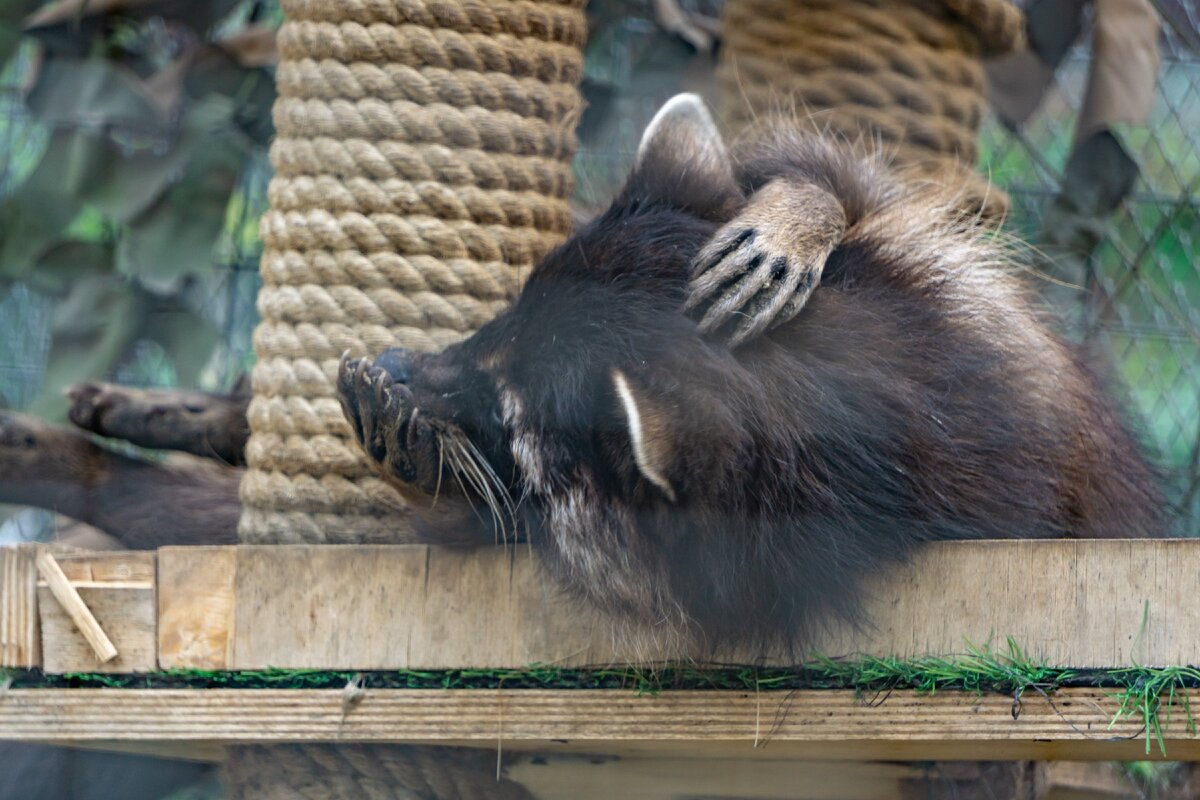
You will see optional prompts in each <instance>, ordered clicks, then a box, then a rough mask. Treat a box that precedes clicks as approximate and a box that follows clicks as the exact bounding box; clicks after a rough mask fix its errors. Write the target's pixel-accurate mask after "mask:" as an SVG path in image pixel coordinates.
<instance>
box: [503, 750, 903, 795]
mask: <svg viewBox="0 0 1200 800" xmlns="http://www.w3.org/2000/svg"><path fill="white" fill-rule="evenodd" d="M502 764H503V770H502V772H503V774H504V776H505V777H507V778H509V779H511V780H514V781H516V782H517V783H519V784H521V785H522V786H524V787H525V789H526V790H527V791H528V792H529V793H530V794H531V795H532V796H533V797H534V798H538V799H539V800H540V799H541V798H545V800H553V798H563V797H569V798H571V800H611V798H614V797H619V798H621V799H622V800H662V799H663V798H701V797H703V798H738V800H756V799H758V798H761V799H762V800H779V798H784V797H786V798H792V800H905V798H906V797H912V795H911V794H909V795H906V794H905V793H904V790H903V783H902V782H903V780H904V779H905V778H909V777H912V776H913V774H914V770H912V769H910V768H908V767H905V766H902V765H900V764H876V763H866V764H854V765H853V768H849V769H848V768H847V765H846V764H845V763H842V762H830V761H800V760H796V759H786V760H765V759H760V760H757V761H740V760H737V759H729V758H712V759H698V758H617V757H598V758H581V757H579V756H569V755H567V756H564V755H553V754H551V755H546V754H542V753H537V754H530V755H526V754H520V755H510V756H509V757H507V758H502Z"/></svg>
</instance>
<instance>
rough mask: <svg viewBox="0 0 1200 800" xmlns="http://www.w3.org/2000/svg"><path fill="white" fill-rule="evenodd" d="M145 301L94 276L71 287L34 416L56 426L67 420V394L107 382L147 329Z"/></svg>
mask: <svg viewBox="0 0 1200 800" xmlns="http://www.w3.org/2000/svg"><path fill="white" fill-rule="evenodd" d="M146 297H147V296H146V295H145V293H143V292H140V291H138V290H137V289H136V288H135V287H134V286H133V285H131V284H130V283H129V282H128V281H123V280H120V279H117V278H115V277H113V276H108V275H89V276H86V277H84V278H82V279H80V280H78V281H76V282H75V283H74V284H73V285H72V286H71V290H70V293H69V294H68V295H67V296H66V297H65V298H64V299H63V300H62V301H61V302H60V303H59V304H58V306H57V307H56V308H55V309H54V319H53V323H52V325H51V334H50V336H51V338H50V353H49V356H48V358H47V361H46V376H45V380H44V382H43V384H42V392H41V395H40V396H39V398H38V399H37V400H36V401H35V402H34V404H33V407H32V411H33V413H35V414H37V415H38V416H40V417H42V418H44V419H47V420H51V421H60V420H63V419H65V418H66V413H67V401H66V399H65V398H64V397H63V394H62V392H63V389H65V388H66V387H67V386H69V385H71V384H72V383H77V382H79V381H82V380H89V379H98V378H102V377H104V376H105V375H106V374H107V373H109V372H110V371H111V370H112V368H113V367H114V366H115V365H116V364H117V363H119V362H120V360H121V358H122V357H123V356H124V355H125V353H126V352H127V351H128V350H129V347H130V345H132V344H133V342H134V341H135V340H136V339H137V335H138V332H139V330H141V328H142V324H143V321H144V319H145V318H146V310H147V309H146Z"/></svg>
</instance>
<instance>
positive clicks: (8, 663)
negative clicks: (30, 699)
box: [0, 545, 42, 669]
mask: <svg viewBox="0 0 1200 800" xmlns="http://www.w3.org/2000/svg"><path fill="white" fill-rule="evenodd" d="M36 557H37V547H36V546H35V545H16V546H12V547H0V667H14V668H18V669H32V668H35V667H40V666H41V665H42V647H41V632H40V630H39V627H38V607H37V568H36V566H35V565H34V560H35V559H36Z"/></svg>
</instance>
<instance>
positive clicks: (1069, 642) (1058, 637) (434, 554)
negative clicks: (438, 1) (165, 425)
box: [159, 540, 1200, 669]
mask: <svg viewBox="0 0 1200 800" xmlns="http://www.w3.org/2000/svg"><path fill="white" fill-rule="evenodd" d="M230 553H232V554H233V555H232V556H231V555H230ZM206 564H207V565H208V566H206ZM159 569H160V573H161V574H163V575H167V574H170V575H171V576H172V579H171V581H163V585H162V587H161V592H162V593H161V594H160V598H159V606H160V629H159V641H160V653H162V654H163V657H164V659H165V660H164V663H163V666H172V667H187V666H206V667H207V666H214V665H224V666H225V667H226V668H229V669H262V668H265V667H268V666H275V667H293V668H310V669H399V668H406V669H438V668H464V667H496V668H519V667H523V666H527V665H529V664H531V663H546V664H555V665H559V666H564V667H567V666H586V665H599V664H613V663H629V662H631V661H643V662H644V661H661V660H667V659H670V658H672V657H679V656H681V655H684V656H688V655H693V654H688V653H683V654H681V653H678V652H672V651H669V650H665V649H661V648H660V649H657V650H656V649H655V648H653V647H645V646H640V647H639V648H637V649H631V648H628V647H624V646H623V644H622V639H621V637H620V636H617V635H615V634H614V630H613V625H612V623H611V621H609V620H606V619H604V618H603V617H601V616H600V615H598V614H597V613H595V612H594V611H593V610H591V609H589V608H585V607H582V606H580V605H577V604H574V603H571V602H569V601H568V600H567V599H566V598H565V597H564V596H563V594H562V592H561V591H560V590H559V588H558V587H557V586H556V585H555V584H553V583H552V582H551V581H550V580H549V579H548V578H546V577H545V576H544V574H543V573H542V572H541V571H540V570H539V568H538V564H537V561H536V557H535V556H534V555H533V554H532V553H531V552H529V550H528V549H526V548H524V547H510V548H508V549H503V548H499V547H497V548H476V549H448V548H436V547H420V546H394V547H386V546H380V547H372V546H361V547H333V546H325V547H321V546H287V547H279V546H274V547H238V548H233V549H224V548H203V549H196V548H163V550H161V551H160V554H159ZM1197 573H1200V540H1158V541H1144V540H1142V541H1090V542H1078V541H989V542H946V543H939V544H933V545H928V546H926V547H925V548H924V549H923V550H922V551H921V552H920V554H919V555H918V557H917V558H915V559H914V560H913V563H912V564H910V565H907V566H903V567H900V568H897V569H894V570H892V571H890V572H889V573H887V574H886V575H881V576H879V577H878V579H877V580H875V581H873V582H870V583H868V584H867V585H866V586H865V587H864V588H863V590H862V591H863V593H864V596H865V597H866V598H867V599H866V605H867V616H868V618H869V619H870V620H871V621H872V626H871V627H868V628H866V629H860V630H852V629H847V628H840V629H835V630H834V631H833V632H831V633H830V634H829V635H827V636H825V637H824V638H822V639H820V640H819V641H817V642H816V643H815V646H814V648H813V649H814V650H815V651H817V652H821V653H823V654H825V655H828V656H849V655H854V654H862V653H871V654H876V655H894V656H916V655H952V654H956V653H962V652H964V651H965V650H966V649H967V648H968V646H969V645H971V644H974V645H982V644H985V643H988V642H992V643H993V644H994V645H996V646H997V647H998V648H999V649H1003V647H1004V644H1005V637H1009V636H1011V637H1013V639H1014V640H1015V641H1016V642H1017V643H1019V644H1020V646H1021V647H1022V648H1023V649H1024V650H1025V652H1026V654H1027V655H1029V656H1030V657H1031V658H1033V659H1037V660H1044V661H1045V662H1046V663H1048V664H1051V665H1057V666H1063V667H1072V668H1104V667H1119V666H1127V665H1130V664H1132V663H1138V664H1141V665H1146V666H1169V665H1175V664H1194V663H1200V603H1181V602H1180V596H1181V595H1180V591H1181V587H1186V586H1190V585H1192V584H1193V583H1194V579H1195V575H1196V574H1197ZM187 576H192V577H191V579H188V577H187ZM230 592H232V601H230V599H229V597H230ZM230 602H232V607H230V605H229V604H230ZM179 626H184V627H186V628H187V630H186V632H184V633H181V632H180V631H179ZM646 638H650V639H652V638H653V636H652V635H651V636H649V637H646ZM169 640H170V641H169ZM177 640H186V641H187V642H189V645H188V647H187V648H186V649H184V650H181V649H180V647H179V646H178V644H177ZM718 657H719V658H720V659H721V660H723V661H726V662H732V663H738V662H741V663H764V662H765V663H767V664H787V663H789V662H790V660H791V659H789V658H786V657H780V656H774V657H772V656H770V655H769V654H767V655H766V658H765V659H764V654H762V653H725V654H718Z"/></svg>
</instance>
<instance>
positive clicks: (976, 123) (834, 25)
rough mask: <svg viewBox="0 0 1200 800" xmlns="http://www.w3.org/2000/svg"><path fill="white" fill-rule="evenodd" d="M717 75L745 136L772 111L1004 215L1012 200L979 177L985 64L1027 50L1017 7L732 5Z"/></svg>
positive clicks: (774, 1) (892, 1)
mask: <svg viewBox="0 0 1200 800" xmlns="http://www.w3.org/2000/svg"><path fill="white" fill-rule="evenodd" d="M722 32H723V37H724V45H723V48H722V51H721V52H722V56H721V62H720V64H719V66H718V69H717V81H718V87H719V91H720V103H719V105H720V109H721V114H722V116H723V118H724V121H725V123H726V124H727V125H728V126H729V127H731V128H733V129H735V130H736V129H738V128H740V127H742V126H743V125H745V124H746V123H747V122H749V121H751V120H753V119H755V118H758V117H761V116H765V115H768V114H772V113H779V112H782V113H794V114H795V115H796V118H797V120H798V122H799V123H800V124H807V125H811V126H812V127H814V128H816V129H819V130H823V131H824V130H827V131H832V132H834V133H836V134H839V135H842V136H844V137H846V138H847V139H848V140H850V141H853V142H860V141H861V142H862V143H863V145H864V146H866V147H870V148H875V147H878V148H880V149H881V150H882V151H883V152H884V153H885V154H886V155H887V156H888V157H890V158H891V159H892V161H893V162H894V163H895V164H896V165H897V166H898V167H901V168H906V169H908V170H910V171H911V172H914V173H916V174H917V175H918V176H921V177H924V178H928V179H930V180H935V181H938V182H939V183H943V184H946V185H949V186H952V187H955V188H960V189H961V190H962V192H963V206H964V208H965V209H966V210H968V211H972V212H974V211H980V212H982V213H983V214H984V215H985V216H987V217H989V218H993V219H998V218H1000V217H1002V216H1003V214H1004V212H1005V211H1006V209H1007V205H1008V198H1007V197H1006V196H1005V195H1004V193H1003V192H1001V191H1000V190H998V189H995V188H993V187H990V186H988V185H987V182H986V181H985V180H984V179H982V178H981V177H979V176H978V175H977V174H976V173H975V172H974V166H975V162H976V160H977V159H978V156H979V145H978V136H979V127H980V124H981V122H982V120H983V115H984V110H985V104H986V99H985V84H984V73H983V64H982V59H983V57H985V56H991V55H999V54H1001V53H1004V52H1007V51H1009V50H1011V49H1013V48H1014V47H1015V46H1017V44H1018V43H1020V42H1021V41H1022V40H1023V37H1024V19H1023V16H1022V14H1021V12H1020V10H1019V9H1018V8H1017V7H1016V6H1015V5H1013V4H1012V3H1011V2H1009V0H805V2H802V3H801V2H795V1H794V0H729V2H727V3H726V4H725V8H724V17H723V21H722Z"/></svg>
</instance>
